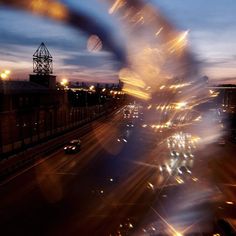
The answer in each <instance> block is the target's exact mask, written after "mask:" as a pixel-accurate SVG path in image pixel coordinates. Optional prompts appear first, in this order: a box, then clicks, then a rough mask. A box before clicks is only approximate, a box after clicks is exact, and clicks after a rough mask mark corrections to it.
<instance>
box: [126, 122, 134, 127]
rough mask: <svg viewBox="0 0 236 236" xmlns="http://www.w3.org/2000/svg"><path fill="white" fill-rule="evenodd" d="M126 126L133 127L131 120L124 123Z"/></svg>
mask: <svg viewBox="0 0 236 236" xmlns="http://www.w3.org/2000/svg"><path fill="white" fill-rule="evenodd" d="M126 126H127V127H131V128H133V127H134V123H133V122H132V121H131V122H128V123H127V124H126Z"/></svg>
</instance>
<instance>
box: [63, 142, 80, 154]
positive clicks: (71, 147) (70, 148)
mask: <svg viewBox="0 0 236 236" xmlns="http://www.w3.org/2000/svg"><path fill="white" fill-rule="evenodd" d="M80 149H81V141H80V140H79V139H74V140H72V141H70V142H69V143H68V144H67V145H66V146H65V147H64V151H65V153H68V154H69V153H76V152H78V151H80Z"/></svg>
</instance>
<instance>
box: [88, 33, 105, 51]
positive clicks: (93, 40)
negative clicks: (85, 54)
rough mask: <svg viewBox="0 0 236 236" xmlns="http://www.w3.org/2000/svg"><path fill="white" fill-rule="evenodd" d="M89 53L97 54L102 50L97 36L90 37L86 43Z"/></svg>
mask: <svg viewBox="0 0 236 236" xmlns="http://www.w3.org/2000/svg"><path fill="white" fill-rule="evenodd" d="M87 49H88V51H89V52H98V51H100V50H101V49H102V41H101V39H100V38H99V37H98V36H97V35H91V36H90V37H89V39H88V42H87Z"/></svg>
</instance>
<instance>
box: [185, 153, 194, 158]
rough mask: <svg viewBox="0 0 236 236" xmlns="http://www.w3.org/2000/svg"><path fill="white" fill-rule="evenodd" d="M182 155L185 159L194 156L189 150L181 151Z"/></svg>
mask: <svg viewBox="0 0 236 236" xmlns="http://www.w3.org/2000/svg"><path fill="white" fill-rule="evenodd" d="M183 156H184V158H185V159H192V158H194V155H193V154H192V153H191V152H186V153H183Z"/></svg>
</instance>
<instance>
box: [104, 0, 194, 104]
mask: <svg viewBox="0 0 236 236" xmlns="http://www.w3.org/2000/svg"><path fill="white" fill-rule="evenodd" d="M108 2H110V3H111V7H110V9H109V11H108V12H109V13H110V14H114V15H115V16H117V17H118V19H119V20H120V22H121V27H122V29H123V30H122V31H123V32H124V38H125V39H126V42H128V43H127V47H126V48H127V58H128V59H127V60H128V65H129V73H127V75H125V74H124V69H122V70H121V71H120V73H119V78H120V80H121V81H122V82H123V83H124V84H130V83H132V85H133V86H134V87H138V90H139V91H140V90H141V91H143V92H144V93H147V94H148V96H143V98H144V99H151V98H152V94H153V93H155V92H156V91H157V87H159V85H160V84H161V83H162V84H163V83H166V82H170V80H171V79H174V77H179V78H181V80H183V81H185V80H188V81H191V80H194V79H195V78H196V77H197V71H198V68H197V67H198V66H197V65H196V64H195V63H194V58H193V56H192V54H191V53H190V51H189V49H188V45H187V36H188V33H189V32H188V31H185V32H178V30H177V29H175V28H174V27H173V26H172V24H171V23H170V22H169V21H168V20H167V19H166V18H165V17H164V16H163V15H162V14H161V13H160V12H159V11H158V9H157V8H156V7H155V6H154V5H151V2H149V1H130V0H122V1H121V0H116V1H108ZM130 42H131V43H130ZM124 87H125V86H124ZM147 87H148V88H150V89H149V90H148V91H147V90H146V88H147ZM133 90H135V89H133ZM133 90H128V89H126V92H127V93H130V94H131V95H134V96H137V97H139V98H140V96H139V95H140V93H141V91H140V92H138V93H133Z"/></svg>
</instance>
